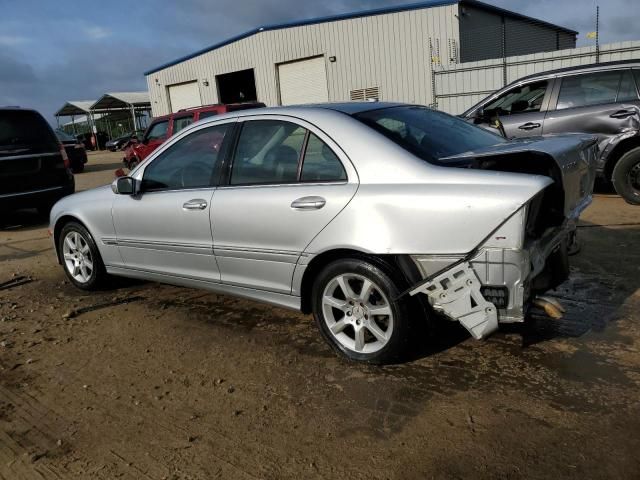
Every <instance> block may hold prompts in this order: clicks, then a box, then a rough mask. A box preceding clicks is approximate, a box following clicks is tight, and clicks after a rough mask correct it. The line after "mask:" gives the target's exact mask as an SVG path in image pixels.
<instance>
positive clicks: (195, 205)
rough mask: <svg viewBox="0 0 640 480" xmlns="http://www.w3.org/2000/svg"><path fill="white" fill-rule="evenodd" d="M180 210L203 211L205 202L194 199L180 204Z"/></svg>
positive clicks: (205, 206) (205, 205)
mask: <svg viewBox="0 0 640 480" xmlns="http://www.w3.org/2000/svg"><path fill="white" fill-rule="evenodd" d="M182 208H184V209H185V210H204V209H205V208H207V201H206V200H202V199H201V198H195V199H193V200H189V201H188V202H185V203H183V204H182Z"/></svg>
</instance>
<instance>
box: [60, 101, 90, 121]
mask: <svg viewBox="0 0 640 480" xmlns="http://www.w3.org/2000/svg"><path fill="white" fill-rule="evenodd" d="M94 103H95V100H72V101H69V102H67V103H65V104H64V106H63V107H62V108H61V109H60V110H58V111H57V112H56V113H55V116H56V117H70V116H71V115H85V114H87V113H89V111H90V110H91V105H93V104H94Z"/></svg>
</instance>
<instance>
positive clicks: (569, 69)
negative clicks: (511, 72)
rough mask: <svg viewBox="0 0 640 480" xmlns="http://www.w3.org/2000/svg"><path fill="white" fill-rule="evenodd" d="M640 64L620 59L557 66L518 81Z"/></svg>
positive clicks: (638, 61)
mask: <svg viewBox="0 0 640 480" xmlns="http://www.w3.org/2000/svg"><path fill="white" fill-rule="evenodd" d="M633 65H638V66H640V60H620V61H617V62H604V63H590V64H588V65H577V66H574V67H564V68H557V69H555V70H547V71H545V72H540V73H534V74H532V75H527V76H526V77H522V78H519V79H518V80H517V81H518V82H520V81H522V80H530V79H533V78H539V77H546V76H548V75H557V74H559V73H567V72H580V71H583V70H596V71H597V70H607V69H609V68H614V67H624V66H629V67H630V66H633Z"/></svg>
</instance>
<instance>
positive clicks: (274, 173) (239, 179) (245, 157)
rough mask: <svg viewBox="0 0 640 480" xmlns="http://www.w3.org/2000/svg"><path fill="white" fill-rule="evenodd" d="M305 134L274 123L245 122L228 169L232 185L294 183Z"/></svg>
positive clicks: (303, 130)
mask: <svg viewBox="0 0 640 480" xmlns="http://www.w3.org/2000/svg"><path fill="white" fill-rule="evenodd" d="M305 135H306V130H305V129H304V128H302V127H300V126H299V125H296V124H294V123H290V122H282V121H278V120H255V121H248V122H245V123H244V125H243V127H242V131H241V132H240V138H239V139H238V147H237V149H236V154H235V156H234V160H233V167H232V169H231V184H232V185H255V184H268V183H272V184H273V183H291V182H295V181H297V179H298V161H299V159H300V154H301V152H302V146H303V144H304V140H305Z"/></svg>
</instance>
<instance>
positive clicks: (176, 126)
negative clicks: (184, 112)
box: [173, 115, 193, 135]
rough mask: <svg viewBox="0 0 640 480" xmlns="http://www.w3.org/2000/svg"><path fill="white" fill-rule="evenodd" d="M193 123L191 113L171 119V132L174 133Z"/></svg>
mask: <svg viewBox="0 0 640 480" xmlns="http://www.w3.org/2000/svg"><path fill="white" fill-rule="evenodd" d="M192 123H193V115H189V116H188V117H179V118H174V119H173V134H174V135H175V134H176V133H178V132H179V131H180V130H182V129H183V128H185V127H188V126H189V125H191V124H192Z"/></svg>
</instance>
